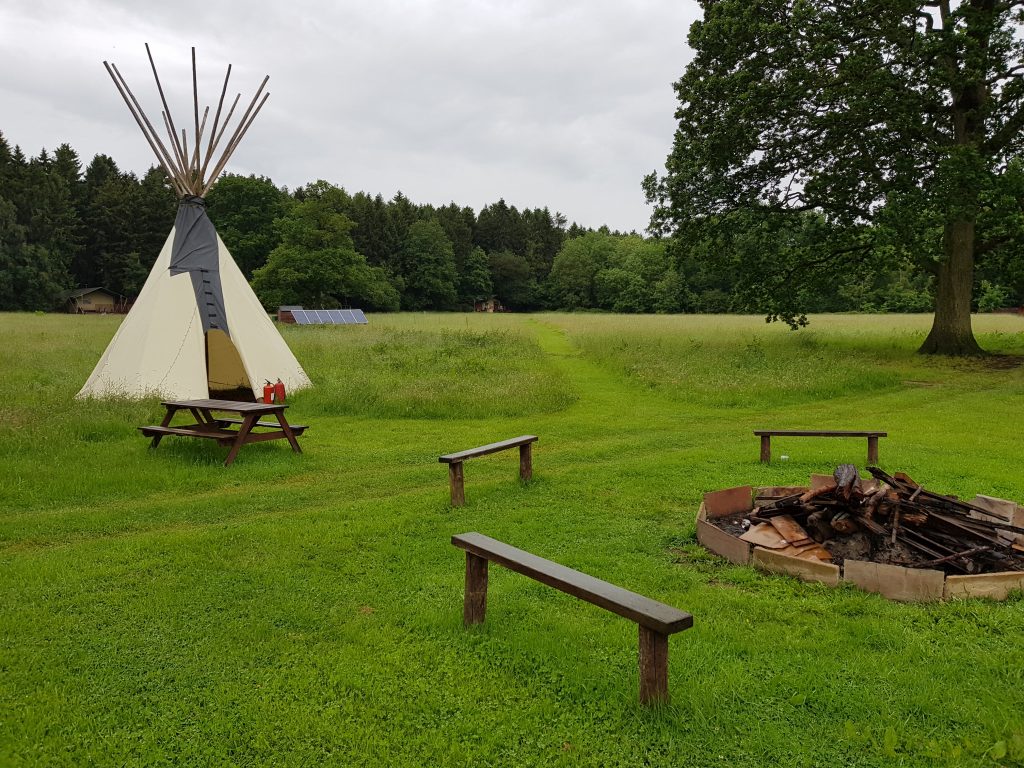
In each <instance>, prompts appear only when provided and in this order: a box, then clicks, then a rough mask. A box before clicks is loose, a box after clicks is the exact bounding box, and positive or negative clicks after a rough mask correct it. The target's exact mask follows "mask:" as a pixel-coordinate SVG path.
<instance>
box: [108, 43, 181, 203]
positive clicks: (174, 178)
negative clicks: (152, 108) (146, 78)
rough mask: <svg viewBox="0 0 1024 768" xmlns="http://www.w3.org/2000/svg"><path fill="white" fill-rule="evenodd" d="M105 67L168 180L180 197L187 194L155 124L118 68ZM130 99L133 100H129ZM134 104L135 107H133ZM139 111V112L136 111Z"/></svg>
mask: <svg viewBox="0 0 1024 768" xmlns="http://www.w3.org/2000/svg"><path fill="white" fill-rule="evenodd" d="M103 66H104V67H106V70H107V74H108V75H110V79H111V80H113V81H114V87H116V88H117V91H118V93H120V94H121V98H122V99H124V103H125V105H127V107H128V111H129V112H131V113H132V117H134V118H135V122H136V123H137V124H138V126H139V128H140V129H141V131H142V135H143V136H145V137H146V141H148V142H149V146H150V148H151V149H152V150H153V154H155V155H156V159H157V160H158V161H159V162H160V165H161V166H163V169H164V173H166V174H167V178H168V179H169V180H170V182H171V184H172V186H174V188H175V189H176V190H177V191H178V194H179V195H183V194H185V189H184V187H183V186H182V184H181V181H180V180H179V178H178V174H177V170H176V169H175V168H174V162H173V161H172V160H171V155H170V153H169V152H168V151H167V148H166V147H165V146H164V144H163V142H162V141H160V136H159V135H158V134H157V132H156V130H155V129H154V128H153V124H152V123H150V122H149V118H148V117H146V113H145V112H144V111H143V110H142V107H141V106H139V103H138V100H136V98H135V95H134V94H133V93H132V92H131V90H130V89H129V88H128V84H127V83H125V82H124V78H122V77H121V73H120V72H118V71H117V67H115V66H114V65H112V64H108V63H107V62H105V61H104V62H103ZM129 97H131V99H130V100H129ZM133 102H134V104H135V106H134V107H133V106H132V103H133ZM136 110H137V111H136ZM147 128H148V130H147Z"/></svg>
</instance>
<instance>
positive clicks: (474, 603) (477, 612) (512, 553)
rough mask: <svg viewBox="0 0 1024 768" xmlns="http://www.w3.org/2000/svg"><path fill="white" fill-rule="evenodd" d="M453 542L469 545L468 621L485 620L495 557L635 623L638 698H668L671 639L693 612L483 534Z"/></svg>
mask: <svg viewBox="0 0 1024 768" xmlns="http://www.w3.org/2000/svg"><path fill="white" fill-rule="evenodd" d="M452 544H454V545H455V546H456V547H458V548H459V549H464V550H466V597H465V602H464V604H463V610H462V620H463V623H464V624H465V625H466V626H470V625H472V624H481V623H483V620H484V616H485V614H486V612H487V563H488V561H493V562H495V563H498V564H499V565H503V566H505V567H506V568H508V569H509V570H512V571H515V572H517V573H521V574H523V575H524V576H529V577H530V578H531V579H535V580H536V581H539V582H541V583H542V584H547V585H548V586H549V587H554V588H555V589H558V590H561V591H562V592H565V593H567V594H570V595H572V596H573V597H578V598H579V599H581V600H586V601H587V602H588V603H593V604H594V605H597V606H600V607H601V608H604V609H605V610H608V611H611V612H612V613H617V614H618V615H619V616H623V617H625V618H627V619H629V620H630V621H633V622H636V624H637V626H638V627H639V628H640V702H641V703H642V704H651V703H655V702H666V701H668V638H669V635H672V634H674V633H676V632H681V631H682V630H684V629H689V628H690V627H692V626H693V616H691V615H690V614H688V613H686V612H685V611H680V610H678V609H677V608H673V607H672V606H670V605H665V604H664V603H659V602H658V601H656V600H651V599H650V598H649V597H644V596H643V595H638V594H636V593H635V592H630V591H629V590H626V589H622V588H621V587H616V586H615V585H614V584H609V583H608V582H607V581H601V580H600V579H595V578H594V577H593V576H588V575H587V574H585V573H580V572H579V571H574V570H572V569H571V568H566V567H565V566H564V565H559V564H558V563H553V562H551V561H550V560H545V559H543V558H541V557H537V556H536V555H531V554H530V553H529V552H524V551H523V550H521V549H516V548H515V547H510V546H509V545H508V544H505V543H503V542H500V541H497V540H495V539H492V538H490V537H488V536H484V535H483V534H480V533H463V534H460V535H457V536H452Z"/></svg>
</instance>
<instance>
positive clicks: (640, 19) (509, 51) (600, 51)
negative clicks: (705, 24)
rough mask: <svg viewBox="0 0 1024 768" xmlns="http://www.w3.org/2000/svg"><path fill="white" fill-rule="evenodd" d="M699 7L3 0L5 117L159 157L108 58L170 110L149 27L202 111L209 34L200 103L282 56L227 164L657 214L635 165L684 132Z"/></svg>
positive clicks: (244, 169) (658, 161) (179, 91)
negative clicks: (678, 92) (227, 81)
mask: <svg viewBox="0 0 1024 768" xmlns="http://www.w3.org/2000/svg"><path fill="white" fill-rule="evenodd" d="M698 14H699V9H698V7H697V4H696V2H694V0H555V1H550V0H549V1H547V2H544V1H542V0H537V1H533V0H522V1H517V0H506V1H505V2H491V1H489V0H479V1H475V2H474V1H471V0H462V1H461V2H458V1H454V0H448V1H442V0H419V1H414V0H407V2H397V1H395V2H392V1H390V0H374V1H373V2H365V1H364V2H358V3H355V2H334V3H331V2H316V3H314V2H299V3H283V2H267V0H252V1H250V2H245V3H242V2H236V3H227V2H219V3H218V2H210V1H209V0H206V2H194V1H193V0H176V1H175V2H167V3H144V2H119V1H117V0H80V1H79V2H67V1H66V0H64V1H62V2H56V1H55V0H3V3H2V4H0V132H2V133H3V134H4V136H5V137H6V139H7V140H8V142H9V143H11V144H18V145H20V146H21V147H22V149H23V150H24V151H25V152H26V153H27V154H30V155H34V154H37V153H38V152H39V150H40V149H42V148H43V147H45V148H46V149H50V150H52V149H53V148H54V147H56V146H57V145H58V144H60V143H62V142H65V141H66V142H68V143H69V144H71V145H72V146H73V147H74V148H75V149H76V150H77V151H78V153H79V154H80V155H81V156H82V159H83V163H87V162H88V161H89V160H90V159H91V158H92V157H93V155H95V154H96V153H98V152H102V153H105V154H108V155H111V156H112V157H113V158H114V159H115V160H116V161H117V162H118V163H119V165H120V166H121V167H122V168H123V169H130V170H134V171H136V172H137V173H139V172H142V171H144V170H145V169H146V168H148V167H149V166H150V165H152V164H153V163H154V159H153V157H152V154H151V151H150V149H149V146H148V145H147V144H146V142H145V140H144V139H143V138H142V135H141V132H140V131H139V130H138V128H137V127H136V125H135V123H134V121H133V120H132V118H131V116H130V115H129V114H128V111H127V109H126V108H125V106H124V104H123V102H122V101H121V99H120V97H119V96H118V94H117V92H116V91H115V89H114V86H113V84H112V83H111V81H110V79H109V78H108V76H107V74H106V72H105V71H104V69H103V66H102V62H103V61H104V60H110V61H112V62H114V63H116V64H117V65H118V68H119V69H120V71H121V73H122V74H123V75H124V77H125V79H126V80H127V81H128V84H129V85H130V86H131V87H132V90H133V91H134V92H135V94H136V96H137V97H138V98H139V100H140V101H141V102H142V104H143V106H144V107H145V108H146V111H147V113H148V114H149V115H150V117H151V119H156V120H159V119H160V117H159V115H160V110H159V108H158V106H157V105H158V103H159V101H158V96H157V94H156V89H155V86H154V85H153V80H152V75H151V73H150V72H149V68H148V67H149V65H148V62H147V59H146V54H145V49H144V47H143V44H144V43H147V42H148V43H149V44H150V46H151V47H152V49H153V55H154V58H155V59H156V64H157V68H158V71H159V73H160V77H161V80H162V82H163V84H164V88H165V90H166V91H167V92H168V100H169V102H170V106H171V110H172V113H173V114H174V115H175V117H176V122H177V123H179V125H180V124H183V123H184V124H190V123H191V121H192V93H191V69H190V67H191V63H190V62H191V59H190V47H191V46H193V45H194V46H196V49H197V56H198V63H199V94H200V109H202V107H203V106H204V105H205V104H211V105H212V109H211V112H212V111H213V109H215V108H216V100H217V98H218V96H219V94H220V88H221V84H222V82H223V77H224V69H225V67H226V65H227V64H228V63H231V64H233V65H234V68H233V71H232V78H231V86H230V90H229V98H232V94H233V93H237V92H239V91H241V93H242V103H243V104H245V103H247V102H248V100H249V99H250V98H251V96H252V94H253V93H254V92H255V90H256V88H257V87H258V86H259V83H260V81H261V80H262V77H263V75H264V74H269V75H270V83H269V85H268V89H269V91H270V93H271V96H270V100H269V101H268V102H267V105H266V106H265V107H264V109H263V111H262V112H261V113H260V115H259V117H258V118H257V120H256V122H255V123H254V124H253V127H252V129H251V130H250V131H249V133H248V135H247V136H246V138H245V141H243V142H242V144H241V146H240V148H239V150H238V151H237V152H236V153H235V155H234V156H233V158H232V161H231V163H230V164H229V166H228V170H229V171H232V172H235V173H244V174H248V173H256V174H261V175H265V176H269V177H270V178H272V179H273V180H274V182H275V183H277V184H278V185H286V186H288V187H292V188H293V187H295V186H298V185H300V184H304V183H307V182H309V181H314V180H316V179H318V178H323V179H326V180H327V181H330V182H333V183H335V184H338V185H341V186H343V187H345V188H346V189H348V190H349V191H350V192H355V191H358V190H364V191H367V192H370V193H374V194H375V193H378V192H379V193H381V194H383V195H384V196H385V197H391V196H393V195H394V194H395V192H396V191H398V190H401V191H402V192H404V193H405V194H406V195H407V196H408V197H409V198H411V199H412V200H413V201H414V202H417V203H434V204H437V205H444V204H447V203H448V202H450V201H452V200H454V201H455V202H457V203H459V204H461V205H470V206H472V207H473V208H474V209H475V210H477V211H479V209H480V208H481V207H482V206H483V205H485V204H488V203H492V202H496V201H497V200H498V199H499V198H500V197H504V198H505V200H506V202H508V203H509V204H511V205H516V206H518V207H520V208H523V207H530V208H533V207H544V206H548V207H549V208H550V209H551V210H552V211H561V212H562V213H564V214H565V215H566V216H567V217H568V218H569V220H570V221H577V222H579V223H580V224H584V225H587V226H594V227H596V226H599V225H601V224H608V225H609V226H610V227H612V228H614V229H621V230H630V229H636V230H637V231H642V230H643V229H644V228H645V227H646V225H647V221H648V218H649V211H648V208H647V206H646V204H645V202H644V199H643V194H642V192H641V190H640V181H641V179H642V178H643V176H644V175H645V174H646V173H649V172H650V171H652V170H655V169H659V170H661V169H662V168H663V165H664V160H665V157H666V155H667V154H668V152H669V149H670V144H671V140H672V133H673V130H674V127H675V126H674V121H673V112H674V110H675V106H676V102H675V97H674V93H673V91H672V83H673V82H674V81H675V80H676V79H678V78H679V76H680V75H681V74H682V72H683V69H684V68H685V66H686V64H687V62H688V61H689V59H690V56H691V54H690V51H689V49H688V48H687V46H686V34H687V30H688V29H689V26H690V24H691V23H692V22H693V20H694V19H695V18H697V16H698ZM190 133H191V131H190Z"/></svg>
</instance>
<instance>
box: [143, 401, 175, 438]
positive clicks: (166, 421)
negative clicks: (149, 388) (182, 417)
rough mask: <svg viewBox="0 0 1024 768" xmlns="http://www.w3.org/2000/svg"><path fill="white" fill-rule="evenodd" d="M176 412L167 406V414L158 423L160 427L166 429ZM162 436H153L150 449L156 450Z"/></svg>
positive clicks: (173, 408)
mask: <svg viewBox="0 0 1024 768" xmlns="http://www.w3.org/2000/svg"><path fill="white" fill-rule="evenodd" d="M177 412H178V409H177V408H175V407H173V406H167V413H165V414H164V420H163V421H161V422H160V426H161V427H166V426H168V425H169V424H170V423H171V419H173V418H174V414H175V413H177ZM162 437H163V435H153V439H152V440H151V441H150V443H149V447H150V448H156V447H157V446H158V445H160V438H162Z"/></svg>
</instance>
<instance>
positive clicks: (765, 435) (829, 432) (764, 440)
mask: <svg viewBox="0 0 1024 768" xmlns="http://www.w3.org/2000/svg"><path fill="white" fill-rule="evenodd" d="M754 434H755V435H759V436H760V438H761V461H762V462H764V463H765V464H767V463H769V462H770V461H771V460H772V438H773V437H866V438H867V439H868V464H877V463H878V438H880V437H888V436H889V433H888V432H879V431H877V430H866V431H862V432H860V431H852V432H851V431H848V430H836V429H755V430H754Z"/></svg>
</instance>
